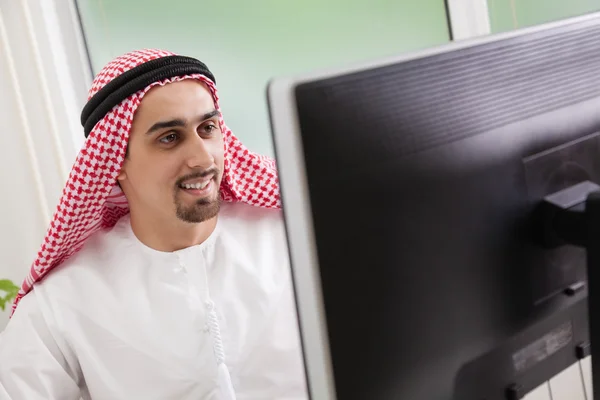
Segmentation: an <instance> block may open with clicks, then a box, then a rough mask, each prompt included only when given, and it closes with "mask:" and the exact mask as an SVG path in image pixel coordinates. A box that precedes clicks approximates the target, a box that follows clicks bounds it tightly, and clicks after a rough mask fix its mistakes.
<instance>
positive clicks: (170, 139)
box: [159, 133, 177, 144]
mask: <svg viewBox="0 0 600 400" xmlns="http://www.w3.org/2000/svg"><path fill="white" fill-rule="evenodd" d="M176 139H177V134H176V133H170V134H168V135H166V136H163V137H162V138H160V139H159V142H161V143H165V144H169V143H172V142H173V141H175V140H176Z"/></svg>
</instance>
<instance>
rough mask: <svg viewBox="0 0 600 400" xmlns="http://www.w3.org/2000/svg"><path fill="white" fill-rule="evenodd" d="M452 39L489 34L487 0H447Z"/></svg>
mask: <svg viewBox="0 0 600 400" xmlns="http://www.w3.org/2000/svg"><path fill="white" fill-rule="evenodd" d="M446 9H447V12H448V23H449V24H450V32H451V34H452V40H464V39H471V38H475V37H478V36H485V35H489V34H490V33H491V31H492V29H491V26H490V13H489V9H488V2H487V0H446Z"/></svg>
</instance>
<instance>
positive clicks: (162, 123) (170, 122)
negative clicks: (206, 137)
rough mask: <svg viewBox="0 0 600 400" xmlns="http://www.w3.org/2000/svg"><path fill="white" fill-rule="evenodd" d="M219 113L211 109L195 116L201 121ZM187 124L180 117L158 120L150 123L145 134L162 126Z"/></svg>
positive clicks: (149, 133)
mask: <svg viewBox="0 0 600 400" xmlns="http://www.w3.org/2000/svg"><path fill="white" fill-rule="evenodd" d="M220 114H221V113H220V112H219V111H218V110H213V111H210V112H207V113H205V114H203V115H201V116H200V117H199V118H197V120H198V121H199V122H203V121H206V120H207V119H211V118H214V117H216V116H219V115H220ZM186 125H187V121H186V120H184V119H181V118H175V119H171V120H168V121H159V122H157V123H155V124H154V125H152V126H151V127H150V129H148V131H147V132H146V134H147V135H151V134H153V133H154V132H156V131H159V130H161V129H164V128H176V127H179V128H183V127H185V126H186Z"/></svg>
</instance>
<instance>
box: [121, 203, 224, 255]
mask: <svg viewBox="0 0 600 400" xmlns="http://www.w3.org/2000/svg"><path fill="white" fill-rule="evenodd" d="M130 214H131V217H130V218H131V229H132V230H133V233H134V234H135V236H136V237H137V239H138V240H139V241H140V242H142V243H143V244H144V245H146V246H148V247H150V248H151V249H154V250H157V251H164V252H172V251H177V250H181V249H185V248H188V247H191V246H195V245H198V244H201V243H203V242H204V241H205V240H206V239H208V237H209V236H210V235H211V234H212V233H213V231H214V230H215V227H216V225H217V218H218V217H214V218H212V219H210V220H207V221H204V222H200V223H189V222H184V221H180V220H174V221H172V222H171V221H170V222H165V221H160V222H159V221H154V220H151V219H148V218H142V217H141V216H140V215H136V213H134V212H131V213H130Z"/></svg>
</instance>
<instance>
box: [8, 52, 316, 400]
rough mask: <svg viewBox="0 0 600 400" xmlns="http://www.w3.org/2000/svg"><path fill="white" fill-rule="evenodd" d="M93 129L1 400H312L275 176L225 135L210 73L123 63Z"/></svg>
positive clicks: (91, 108)
mask: <svg viewBox="0 0 600 400" xmlns="http://www.w3.org/2000/svg"><path fill="white" fill-rule="evenodd" d="M82 124H83V125H84V128H85V134H86V137H87V140H86V142H85V146H84V148H83V149H82V150H81V152H80V154H79V155H78V157H77V160H76V162H75V165H74V167H73V170H72V172H71V175H70V177H69V180H68V182H67V185H66V187H65V191H64V193H63V197H62V199H61V201H60V204H59V206H58V209H57V211H56V214H55V216H54V220H53V222H52V224H51V227H50V229H49V231H48V234H47V237H46V240H45V242H44V244H43V245H42V248H41V250H40V252H39V254H38V258H37V259H36V261H35V263H34V265H33V266H32V269H31V273H30V275H29V276H28V277H27V279H26V280H25V282H24V283H23V287H22V290H21V292H20V294H19V296H18V298H17V301H16V302H15V307H14V313H13V315H12V317H11V320H10V322H9V324H8V325H7V327H6V330H5V331H4V332H3V333H2V336H0V398H1V399H13V400H37V399H40V400H41V399H43V400H54V399H56V400H69V399H79V398H80V397H82V398H84V399H94V400H100V399H107V400H109V399H110V400H118V399H128V400H132V399H144V400H151V399H156V400H159V399H160V400H168V399H173V400H184V399H190V400H191V399H194V400H198V399H223V400H231V399H236V398H237V399H238V400H242V399H256V400H259V399H260V400H267V399H300V398H306V394H305V393H306V391H305V382H304V371H303V364H302V356H301V350H300V340H299V335H298V326H297V322H296V314H295V307H294V300H293V292H292V287H291V278H290V270H289V267H288V254H287V248H286V242H285V232H284V227H283V222H282V216H281V212H280V210H279V207H280V203H279V197H278V196H279V195H278V183H277V175H276V171H275V166H274V162H273V161H272V160H270V159H268V158H266V157H262V156H258V155H255V154H252V153H251V152H249V151H248V149H246V148H245V147H244V146H243V145H242V144H241V143H240V142H239V141H238V140H237V139H236V138H235V136H233V134H232V133H231V131H229V129H228V128H227V127H226V125H225V124H224V122H223V119H222V116H221V112H220V109H219V105H218V96H217V91H216V88H215V79H214V77H213V75H212V74H211V72H210V71H209V70H208V69H207V68H206V66H205V65H204V64H202V63H201V62H199V61H197V60H194V59H191V58H187V57H179V56H176V55H174V54H172V53H168V52H163V51H156V50H144V51H137V52H132V53H128V54H125V55H124V56H121V57H119V58H117V59H116V60H114V61H112V62H111V63H109V64H108V65H107V66H106V67H105V68H104V69H103V70H102V71H101V72H100V74H98V76H97V77H96V79H95V80H94V83H93V85H92V89H91V91H90V96H89V101H88V104H87V105H86V106H85V108H84V110H83V113H82ZM42 278H43V280H42Z"/></svg>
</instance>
